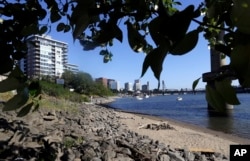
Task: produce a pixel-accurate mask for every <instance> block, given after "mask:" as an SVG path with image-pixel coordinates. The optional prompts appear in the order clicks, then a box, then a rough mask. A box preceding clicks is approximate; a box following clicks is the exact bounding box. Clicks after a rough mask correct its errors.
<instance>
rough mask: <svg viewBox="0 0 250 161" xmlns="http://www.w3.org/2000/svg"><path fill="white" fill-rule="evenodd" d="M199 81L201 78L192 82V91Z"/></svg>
mask: <svg viewBox="0 0 250 161" xmlns="http://www.w3.org/2000/svg"><path fill="white" fill-rule="evenodd" d="M200 79H201V78H198V79H196V80H195V81H194V82H193V85H192V89H193V91H194V90H195V88H196V86H197V85H198V83H199V81H200Z"/></svg>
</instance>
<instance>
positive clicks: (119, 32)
mask: <svg viewBox="0 0 250 161" xmlns="http://www.w3.org/2000/svg"><path fill="white" fill-rule="evenodd" d="M114 34H115V38H116V39H117V40H119V41H120V42H121V43H122V39H123V34H122V30H121V29H120V28H119V27H118V26H117V25H115V26H114Z"/></svg>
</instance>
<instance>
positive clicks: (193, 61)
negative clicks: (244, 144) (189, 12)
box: [50, 0, 210, 89]
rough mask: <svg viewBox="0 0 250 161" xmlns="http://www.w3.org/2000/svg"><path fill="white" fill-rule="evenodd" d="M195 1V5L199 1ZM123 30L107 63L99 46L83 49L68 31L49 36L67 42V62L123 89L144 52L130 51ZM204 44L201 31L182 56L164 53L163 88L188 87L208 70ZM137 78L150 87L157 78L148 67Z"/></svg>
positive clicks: (188, 1) (183, 0) (133, 76)
mask: <svg viewBox="0 0 250 161" xmlns="http://www.w3.org/2000/svg"><path fill="white" fill-rule="evenodd" d="M180 2H181V3H182V4H183V7H186V6H187V5H188V4H191V3H193V2H194V1H193V0H180ZM195 2H196V3H197V4H196V5H198V4H199V3H200V2H201V1H195ZM195 26H196V24H194V23H193V24H192V25H191V29H192V28H193V27H195ZM120 27H121V28H122V29H124V28H125V27H124V25H123V23H121V25H120ZM195 28H196V27H195ZM125 29H126V28H125ZM123 31H124V35H123V43H122V44H121V43H120V42H118V41H117V40H115V41H114V45H113V47H109V48H108V49H109V50H110V51H111V52H112V53H113V58H112V61H111V62H109V63H103V57H102V56H100V55H99V51H100V50H101V48H97V50H93V51H84V50H82V46H81V45H80V44H79V42H77V41H76V42H75V43H73V39H72V35H71V33H67V34H63V33H57V32H51V33H50V35H51V36H52V38H53V39H57V40H60V41H64V42H67V43H68V45H69V46H68V49H69V50H68V51H69V53H68V54H69V55H68V60H69V63H71V64H76V65H78V66H79V70H81V71H83V72H87V73H89V74H91V75H92V77H93V78H98V77H105V78H110V79H115V80H117V81H119V82H120V86H121V87H122V88H123V87H124V83H125V82H131V83H134V80H135V79H139V78H140V75H141V70H142V63H143V60H144V58H145V54H143V53H135V52H133V50H132V49H131V48H130V47H129V45H128V41H127V39H126V37H127V33H126V30H123ZM207 44H208V43H207V41H206V40H204V38H203V35H202V33H201V34H200V35H199V43H198V45H197V46H196V47H195V48H194V49H193V50H192V51H191V52H190V53H188V54H186V55H184V56H172V55H170V54H169V55H167V57H166V59H165V61H164V64H163V71H162V74H161V80H164V81H165V85H166V88H168V89H169V88H170V89H180V88H192V83H193V81H194V80H195V79H197V78H199V77H201V76H202V73H204V72H209V71H210V51H209V50H208V47H207ZM140 80H141V84H146V82H147V81H149V83H150V89H154V88H157V83H158V81H157V80H156V78H155V77H154V75H153V72H152V71H151V69H148V71H147V72H146V74H145V75H144V76H143V77H142V78H141V79H140ZM204 87H205V83H203V82H202V81H200V82H199V84H198V86H197V88H204Z"/></svg>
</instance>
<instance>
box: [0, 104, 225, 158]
mask: <svg viewBox="0 0 250 161" xmlns="http://www.w3.org/2000/svg"><path fill="white" fill-rule="evenodd" d="M29 115H32V117H31V116H25V117H22V118H18V117H16V114H15V112H1V113H0V137H1V140H0V143H1V144H0V149H1V153H0V160H20V158H21V159H22V160H23V161H32V160H46V161H47V160H48V161H50V160H51V161H53V160H56V161H60V160H62V161H80V160H83V161H135V160H138V161H147V160H148V161H151V160H152V161H172V160H175V161H186V160H188V161H196V160H203V161H206V160H209V161H217V160H223V161H227V160H228V158H226V157H225V156H224V155H222V154H220V153H215V154H208V155H204V154H199V153H194V152H190V151H187V150H186V149H184V148H183V149H174V148H172V146H171V148H170V147H169V146H168V145H165V144H164V143H161V142H159V141H158V140H153V139H151V138H149V137H148V136H146V135H143V136H141V135H139V134H138V133H135V132H133V131H130V130H128V127H126V125H123V124H121V123H120V122H119V119H121V118H120V117H119V116H116V113H115V111H114V109H109V108H106V107H103V106H100V105H95V104H91V105H88V104H83V105H81V107H79V112H78V113H77V114H76V113H70V112H65V111H55V110H51V111H49V110H43V109H42V108H40V109H39V111H38V112H34V113H32V114H29ZM31 122H32V123H31ZM142 128H146V129H148V130H159V129H161V130H175V129H174V128H173V127H171V126H170V125H169V124H167V123H162V124H159V125H156V124H148V125H146V126H144V127H142Z"/></svg>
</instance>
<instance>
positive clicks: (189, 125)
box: [96, 102, 250, 144]
mask: <svg viewBox="0 0 250 161" xmlns="http://www.w3.org/2000/svg"><path fill="white" fill-rule="evenodd" d="M108 103H109V102H108ZM96 105H98V106H102V107H105V108H108V109H113V110H115V111H117V112H122V113H128V114H134V115H137V116H140V117H145V118H149V119H152V120H155V121H167V122H170V123H171V124H175V125H177V126H181V127H184V128H190V129H192V130H198V131H200V132H204V133H210V134H213V135H215V136H217V137H224V138H226V139H230V140H234V141H235V142H240V143H242V144H246V143H247V144H250V139H249V138H245V137H241V136H239V135H236V134H230V133H225V132H223V131H216V130H213V129H210V128H207V127H202V126H199V125H195V124H192V123H187V122H183V121H178V120H174V119H171V118H166V117H160V116H156V115H150V114H144V113H140V112H132V111H126V110H122V109H118V108H115V107H111V106H109V105H107V104H106V103H103V104H96Z"/></svg>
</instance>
